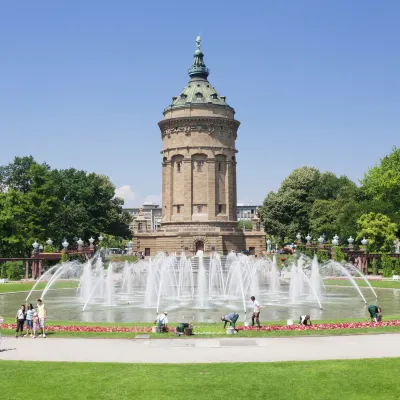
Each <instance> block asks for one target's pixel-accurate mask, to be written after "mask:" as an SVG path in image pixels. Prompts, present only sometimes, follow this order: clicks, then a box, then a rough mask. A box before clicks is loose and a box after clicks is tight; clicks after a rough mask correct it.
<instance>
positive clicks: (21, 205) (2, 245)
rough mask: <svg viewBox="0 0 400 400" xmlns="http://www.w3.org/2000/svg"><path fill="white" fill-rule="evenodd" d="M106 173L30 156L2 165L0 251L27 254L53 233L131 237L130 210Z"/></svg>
mask: <svg viewBox="0 0 400 400" xmlns="http://www.w3.org/2000/svg"><path fill="white" fill-rule="evenodd" d="M122 205H123V200H122V199H119V198H116V197H115V187H114V185H113V184H112V183H111V182H110V180H109V179H108V178H107V177H106V176H103V175H98V174H94V173H86V172H85V171H78V170H75V169H68V170H51V169H50V167H49V166H48V165H47V164H39V163H37V162H36V161H35V160H34V159H33V158H32V157H22V158H21V157H16V158H15V160H14V162H13V163H11V164H9V165H7V166H3V167H0V255H2V256H5V257H10V256H29V255H30V253H31V250H32V243H33V242H34V241H35V240H37V241H38V242H40V243H42V244H44V243H45V241H46V240H47V238H49V237H51V238H52V240H53V244H54V246H55V247H58V248H59V246H60V244H61V242H62V240H63V238H64V237H65V238H66V239H67V240H68V242H69V243H71V244H73V243H75V242H74V238H76V237H81V238H82V239H84V240H88V239H89V238H90V237H91V236H93V237H94V238H96V237H98V235H99V233H100V232H103V233H106V234H110V235H114V236H118V237H122V238H128V237H130V236H131V234H130V231H129V223H130V219H131V217H130V215H129V214H128V213H127V212H124V211H123V210H122Z"/></svg>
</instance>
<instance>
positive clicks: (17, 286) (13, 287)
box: [0, 281, 79, 293]
mask: <svg viewBox="0 0 400 400" xmlns="http://www.w3.org/2000/svg"><path fill="white" fill-rule="evenodd" d="M34 284H35V282H23V283H14V282H11V283H2V284H0V293H9V292H29V291H30V290H31V289H32V287H33V285H34ZM78 284H79V282H78V281H57V282H56V283H54V285H53V286H52V287H51V288H52V289H64V288H76V287H78ZM46 285H47V282H39V284H38V285H37V286H36V289H37V290H43V289H44V288H45V287H46ZM36 289H35V290H36Z"/></svg>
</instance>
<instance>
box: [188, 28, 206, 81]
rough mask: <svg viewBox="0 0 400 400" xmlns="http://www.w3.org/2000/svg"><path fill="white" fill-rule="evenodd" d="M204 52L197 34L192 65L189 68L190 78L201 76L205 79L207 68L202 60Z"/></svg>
mask: <svg viewBox="0 0 400 400" xmlns="http://www.w3.org/2000/svg"><path fill="white" fill-rule="evenodd" d="M203 57H204V54H203V52H202V51H201V37H200V35H197V37H196V51H195V52H194V61H193V65H192V66H191V67H190V68H189V76H190V77H191V78H203V79H207V77H208V73H209V72H210V71H209V69H208V68H207V67H206V64H204V60H203Z"/></svg>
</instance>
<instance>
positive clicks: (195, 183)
mask: <svg viewBox="0 0 400 400" xmlns="http://www.w3.org/2000/svg"><path fill="white" fill-rule="evenodd" d="M188 72H189V77H190V80H189V83H188V84H187V85H186V87H185V88H184V89H183V90H182V91H181V93H180V94H179V95H178V96H177V97H173V98H172V103H171V104H170V105H169V106H168V107H167V108H166V109H164V112H163V115H164V119H163V120H162V121H160V122H159V123H158V125H159V127H160V131H161V139H162V151H161V155H162V226H161V229H160V230H157V231H156V232H151V233H150V232H146V233H144V232H140V231H138V230H136V231H135V232H134V235H135V241H134V243H135V249H136V250H139V251H143V250H144V249H146V250H145V253H146V255H150V254H151V255H154V254H155V253H156V252H157V251H169V252H171V251H176V252H179V251H181V250H184V251H186V252H189V253H195V252H196V251H197V250H199V249H202V250H204V251H206V252H208V251H210V250H211V248H212V247H215V248H216V249H217V251H219V252H223V253H227V252H228V251H230V250H236V251H240V250H245V249H247V248H250V250H251V251H253V252H254V253H259V252H261V251H262V250H263V248H264V247H265V235H264V232H263V231H262V230H261V228H260V227H259V224H258V228H257V229H256V230H255V229H254V228H253V230H252V231H250V232H242V231H239V230H238V228H237V214H236V204H237V196H236V193H237V188H236V153H237V150H236V147H235V142H236V138H237V131H238V127H239V125H240V122H239V121H237V120H235V110H234V109H233V108H232V107H231V106H229V105H228V104H227V102H226V97H225V96H221V95H220V94H218V93H217V92H216V90H215V89H214V88H213V86H212V85H211V84H210V82H209V81H208V75H209V72H210V71H209V69H208V68H207V67H206V65H205V63H204V54H203V52H202V50H201V42H200V37H199V36H198V37H197V39H196V50H195V52H194V61H193V65H192V66H191V67H190V68H189V71H188Z"/></svg>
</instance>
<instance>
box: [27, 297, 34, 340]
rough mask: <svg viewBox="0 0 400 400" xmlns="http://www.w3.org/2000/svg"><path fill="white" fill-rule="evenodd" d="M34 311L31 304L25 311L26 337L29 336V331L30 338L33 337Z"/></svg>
mask: <svg viewBox="0 0 400 400" xmlns="http://www.w3.org/2000/svg"><path fill="white" fill-rule="evenodd" d="M34 313H35V310H34V309H33V306H32V304H31V303H29V304H28V309H27V310H26V335H29V331H31V337H33V331H32V328H33V314H34Z"/></svg>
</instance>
